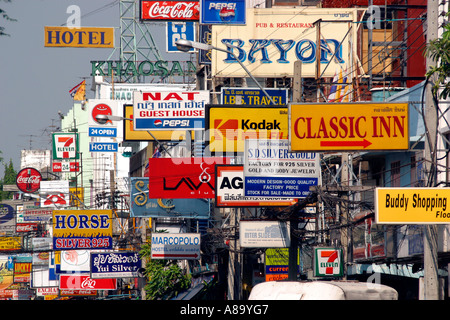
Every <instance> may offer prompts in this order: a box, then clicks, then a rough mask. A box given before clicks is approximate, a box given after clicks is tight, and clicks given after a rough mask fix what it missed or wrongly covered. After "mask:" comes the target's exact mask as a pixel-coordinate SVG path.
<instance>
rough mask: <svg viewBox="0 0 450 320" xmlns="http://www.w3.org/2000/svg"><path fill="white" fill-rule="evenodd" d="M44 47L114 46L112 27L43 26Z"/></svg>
mask: <svg viewBox="0 0 450 320" xmlns="http://www.w3.org/2000/svg"><path fill="white" fill-rule="evenodd" d="M44 32H45V45H44V46H45V47H73V48H114V28H99V27H89V28H88V27H80V28H68V27H44Z"/></svg>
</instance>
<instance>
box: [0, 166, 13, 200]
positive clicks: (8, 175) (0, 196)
mask: <svg viewBox="0 0 450 320" xmlns="http://www.w3.org/2000/svg"><path fill="white" fill-rule="evenodd" d="M1 160H3V159H1V158H0V161H1ZM4 166H5V173H4V176H3V179H2V180H0V186H1V189H0V201H1V200H6V199H11V198H12V195H13V192H6V191H3V186H4V185H10V184H16V176H17V172H16V170H14V166H13V163H12V160H9V164H8V165H6V164H5V165H4Z"/></svg>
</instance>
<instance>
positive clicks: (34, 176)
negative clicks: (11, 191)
mask: <svg viewBox="0 0 450 320" xmlns="http://www.w3.org/2000/svg"><path fill="white" fill-rule="evenodd" d="M41 181H42V175H41V173H40V172H39V171H38V170H36V169H34V168H23V169H22V170H20V171H19V173H18V174H17V176H16V185H17V188H19V190H20V191H22V192H25V193H33V192H36V191H38V190H39V188H40V185H41Z"/></svg>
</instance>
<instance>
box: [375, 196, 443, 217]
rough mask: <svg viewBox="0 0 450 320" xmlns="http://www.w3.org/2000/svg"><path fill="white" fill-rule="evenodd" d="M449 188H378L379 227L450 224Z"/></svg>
mask: <svg viewBox="0 0 450 320" xmlns="http://www.w3.org/2000/svg"><path fill="white" fill-rule="evenodd" d="M449 208H450V189H449V188H376V189H375V222H376V223H377V224H448V223H450V209H449Z"/></svg>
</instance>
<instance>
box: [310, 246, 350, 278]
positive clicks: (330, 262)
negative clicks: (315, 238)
mask: <svg viewBox="0 0 450 320" xmlns="http://www.w3.org/2000/svg"><path fill="white" fill-rule="evenodd" d="M313 260H314V276H315V277H342V276H343V275H344V261H342V249H336V248H314V259H313Z"/></svg>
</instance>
